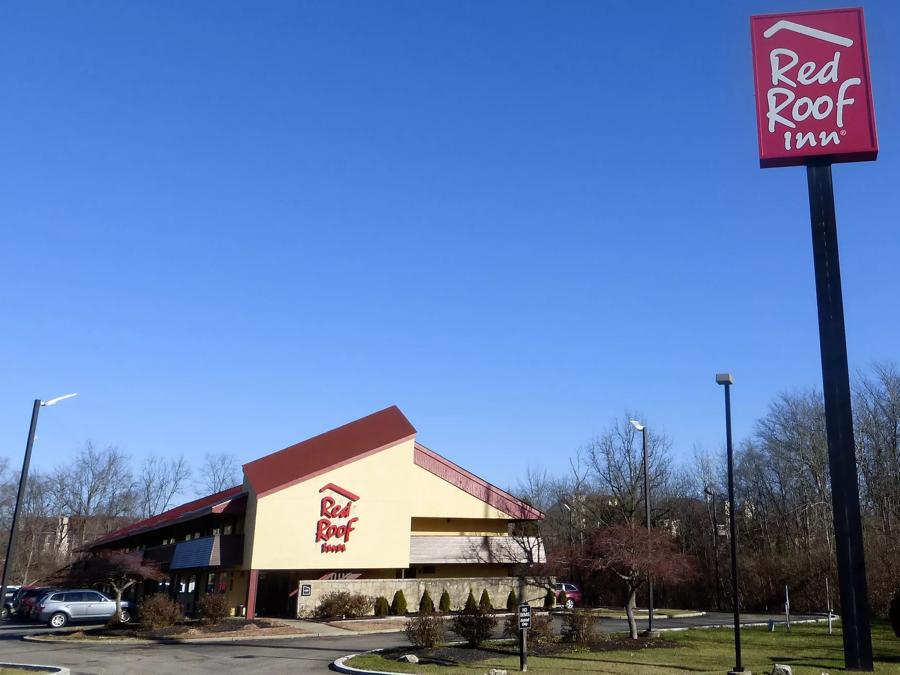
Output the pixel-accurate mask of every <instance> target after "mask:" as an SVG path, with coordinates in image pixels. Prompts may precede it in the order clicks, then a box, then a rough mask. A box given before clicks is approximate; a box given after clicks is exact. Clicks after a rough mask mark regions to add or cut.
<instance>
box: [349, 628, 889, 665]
mask: <svg viewBox="0 0 900 675" xmlns="http://www.w3.org/2000/svg"><path fill="white" fill-rule="evenodd" d="M664 636H665V639H667V640H672V641H675V642H678V643H679V646H678V647H673V648H664V649H644V650H638V651H634V652H631V651H616V652H589V651H576V652H568V653H563V654H558V655H555V656H548V657H540V656H529V658H528V672H529V673H581V672H589V673H607V674H623V673H628V674H632V673H641V674H643V673H648V674H652V675H663V674H664V673H665V674H672V675H674V674H676V673H678V674H680V675H684V673H686V672H687V673H716V674H717V675H722V673H724V672H726V671H727V670H729V669H730V668H731V667H732V666H733V665H734V645H733V642H732V632H731V631H730V630H690V631H685V632H670V633H664ZM872 639H873V643H874V652H875V663H876V665H875V672H876V673H895V674H897V675H900V638H897V637H895V636H894V633H893V631H892V630H891V629H890V627H889V626H888V625H887V623H885V622H883V621H881V622H875V623H874V624H873V626H872ZM741 645H742V648H743V649H742V651H743V657H744V667H745V668H748V669H750V670H752V671H753V673H754V674H755V675H757V674H758V675H762V674H764V673H770V672H771V671H772V664H774V663H784V664H787V665H789V666H791V668H792V669H793V672H794V673H795V675H821V673H823V672H827V673H831V674H833V673H838V672H843V651H842V644H841V636H840V631H839V629H838V627H837V626H835V633H834V635H828V628H827V626H825V625H824V624H806V625H802V626H795V627H794V628H793V629H792V632H791V633H786V632H785V631H783V630H782V631H777V632H775V633H770V632H768V630H767V629H766V628H745V629H743V630H741ZM348 665H351V666H354V667H356V668H367V669H372V670H386V671H394V672H409V673H446V674H448V675H449V674H450V673H454V674H455V673H459V674H460V675H469V674H472V675H474V674H476V673H477V674H479V675H483V673H485V672H486V671H487V670H488V669H489V668H504V669H507V670H509V671H510V672H513V671H517V670H518V667H519V662H518V657H512V656H498V657H497V658H491V659H488V660H485V661H481V662H479V663H478V664H469V665H467V666H446V665H425V664H422V663H419V664H408V663H398V662H397V661H394V660H389V659H386V658H383V657H381V656H378V655H374V654H369V655H363V656H359V657H357V658H355V659H352V660H351V661H350V662H349V663H348Z"/></svg>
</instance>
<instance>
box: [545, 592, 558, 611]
mask: <svg viewBox="0 0 900 675" xmlns="http://www.w3.org/2000/svg"><path fill="white" fill-rule="evenodd" d="M555 605H556V593H554V592H553V589H552V588H548V589H547V594H546V595H545V596H544V609H553V607H554V606H555Z"/></svg>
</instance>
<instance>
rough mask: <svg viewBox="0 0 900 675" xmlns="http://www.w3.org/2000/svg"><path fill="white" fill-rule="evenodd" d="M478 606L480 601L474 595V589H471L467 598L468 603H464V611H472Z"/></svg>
mask: <svg viewBox="0 0 900 675" xmlns="http://www.w3.org/2000/svg"><path fill="white" fill-rule="evenodd" d="M477 608H478V603H477V602H475V596H474V595H472V589H471V588H470V589H469V597H468V598H466V604H465V605H463V611H465V612H471V611H472V610H473V609H477Z"/></svg>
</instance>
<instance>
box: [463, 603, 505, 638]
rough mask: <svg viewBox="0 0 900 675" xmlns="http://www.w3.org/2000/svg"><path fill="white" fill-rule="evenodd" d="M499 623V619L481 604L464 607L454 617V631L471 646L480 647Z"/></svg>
mask: <svg viewBox="0 0 900 675" xmlns="http://www.w3.org/2000/svg"><path fill="white" fill-rule="evenodd" d="M496 625H497V619H496V618H495V617H494V615H493V614H492V613H490V612H486V611H485V610H483V609H481V607H479V606H477V605H476V606H475V607H473V608H472V609H464V610H463V611H462V612H460V613H459V614H457V615H456V616H455V617H454V618H453V632H454V633H456V634H457V635H459V636H460V637H461V638H462V639H463V640H465V641H466V644H467V645H469V646H470V647H480V646H481V645H482V644H484V642H485V641H486V640H489V639H490V637H491V634H492V633H493V632H494V627H495V626H496Z"/></svg>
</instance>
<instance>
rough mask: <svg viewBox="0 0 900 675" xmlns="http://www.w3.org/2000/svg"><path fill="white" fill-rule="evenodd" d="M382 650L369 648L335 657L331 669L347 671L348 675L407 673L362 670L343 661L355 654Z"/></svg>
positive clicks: (341, 671)
mask: <svg viewBox="0 0 900 675" xmlns="http://www.w3.org/2000/svg"><path fill="white" fill-rule="evenodd" d="M380 651H382V650H381V649H371V650H369V651H367V652H360V653H359V654H347V656H342V657H341V658H339V659H335V660H334V661H332V662H331V669H332V670H335V671H337V672H339V673H348V674H349V675H409V673H397V672H394V671H390V670H363V669H361V668H354V667H353V666H348V665H347V664H346V663H345V662H346V661H349V660H350V659H352V658H355V657H357V656H362V655H363V654H375V653H377V652H380Z"/></svg>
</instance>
